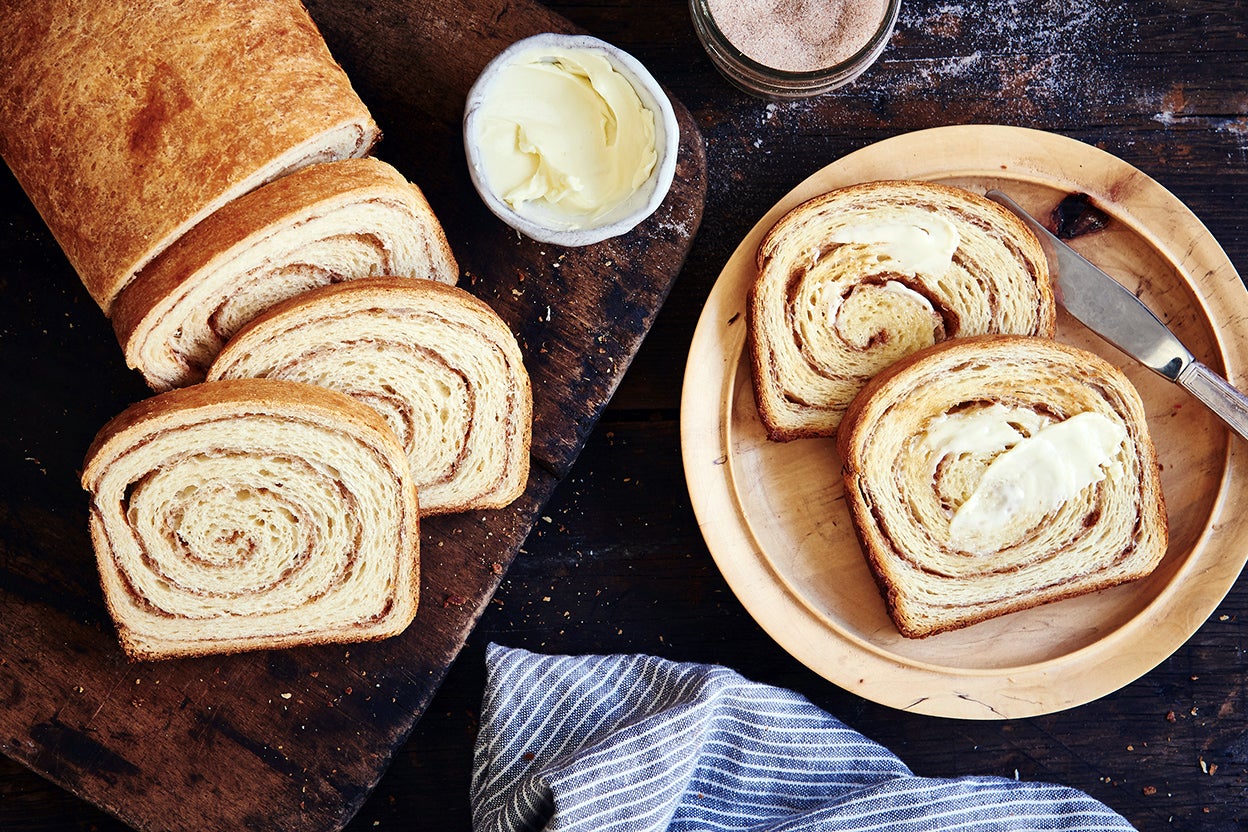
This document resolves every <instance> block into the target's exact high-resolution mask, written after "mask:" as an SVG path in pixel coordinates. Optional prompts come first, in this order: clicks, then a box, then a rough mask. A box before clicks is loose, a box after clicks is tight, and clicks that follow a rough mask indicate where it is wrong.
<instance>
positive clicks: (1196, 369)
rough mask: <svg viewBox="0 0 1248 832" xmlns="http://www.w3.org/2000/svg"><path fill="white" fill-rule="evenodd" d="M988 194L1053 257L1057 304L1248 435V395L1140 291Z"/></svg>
mask: <svg viewBox="0 0 1248 832" xmlns="http://www.w3.org/2000/svg"><path fill="white" fill-rule="evenodd" d="M986 196H987V197H988V198H989V199H991V200H992V201H994V202H996V203H999V204H1000V205H1002V206H1004V207H1005V208H1006V209H1008V210H1009V211H1011V212H1012V213H1013V214H1015V215H1016V216H1017V217H1018V218H1019V219H1021V220H1022V221H1023V222H1024V223H1026V225H1027V227H1028V228H1030V229H1031V230H1032V231H1033V232H1034V233H1035V235H1036V236H1037V237H1038V238H1039V239H1040V242H1041V245H1042V246H1043V247H1044V250H1045V254H1046V255H1047V256H1048V260H1049V272H1050V275H1051V277H1052V278H1053V281H1054V294H1055V295H1056V297H1057V301H1058V303H1060V304H1061V305H1062V307H1063V308H1064V309H1065V310H1066V311H1067V312H1069V313H1070V314H1071V316H1073V317H1074V318H1075V319H1077V320H1078V321H1079V322H1080V323H1082V324H1083V325H1084V326H1086V327H1087V328H1088V329H1090V330H1092V331H1093V332H1095V333H1096V334H1097V335H1099V336H1100V337H1102V338H1104V339H1105V340H1106V341H1108V342H1109V343H1111V344H1113V345H1114V346H1115V347H1117V348H1118V349H1120V350H1122V351H1123V352H1125V353H1126V354H1127V355H1129V356H1131V357H1132V358H1134V359H1135V360H1136V361H1138V362H1140V363H1141V364H1143V365H1144V366H1145V367H1148V368H1149V369H1150V370H1152V371H1153V372H1155V373H1157V374H1158V375H1160V376H1162V377H1163V378H1165V379H1167V380H1169V381H1172V382H1175V383H1176V384H1178V385H1180V386H1181V387H1183V388H1184V389H1185V390H1187V391H1188V392H1189V393H1191V394H1192V395H1193V396H1194V397H1195V398H1196V399H1197V400H1198V401H1200V402H1201V403H1202V404H1204V405H1205V406H1206V407H1208V408H1209V409H1210V410H1211V411H1213V412H1214V413H1215V414H1216V415H1217V416H1218V417H1219V418H1221V419H1222V420H1223V421H1224V422H1226V424H1227V425H1229V426H1230V427H1231V428H1232V429H1233V430H1234V431H1235V432H1236V433H1238V434H1239V435H1240V436H1242V437H1244V438H1246V439H1248V397H1246V396H1245V395H1244V394H1243V393H1241V392H1240V391H1239V390H1237V389H1235V388H1234V387H1233V386H1231V384H1230V383H1229V382H1227V381H1226V379H1224V378H1222V377H1221V376H1219V375H1218V374H1217V373H1215V372H1214V371H1213V370H1211V369H1209V368H1208V367H1207V366H1205V365H1204V364H1203V363H1201V362H1200V361H1197V360H1196V357H1195V356H1194V355H1192V353H1191V351H1190V350H1188V349H1187V347H1185V346H1183V344H1182V342H1180V341H1179V339H1178V338H1177V337H1176V336H1175V335H1174V333H1172V332H1171V331H1170V330H1169V329H1168V328H1167V327H1166V325H1165V324H1164V323H1162V322H1161V320H1160V319H1159V318H1158V317H1157V316H1156V315H1155V314H1154V313H1153V311H1152V310H1151V309H1149V308H1148V307H1147V306H1146V305H1145V304H1144V302H1143V301H1141V300H1140V299H1139V298H1138V297H1136V295H1135V293H1134V292H1132V291H1131V290H1130V289H1128V288H1127V287H1125V286H1123V285H1122V284H1121V283H1119V282H1118V281H1117V280H1115V279H1114V278H1112V277H1111V276H1109V275H1108V274H1106V273H1105V272H1104V271H1102V270H1101V269H1100V268H1098V267H1097V266H1096V265H1094V264H1093V263H1091V262H1089V261H1088V260H1087V259H1086V258H1085V257H1084V256H1083V255H1081V254H1080V253H1079V252H1077V251H1075V250H1074V249H1073V248H1071V247H1070V246H1069V245H1067V244H1066V243H1065V242H1064V241H1063V240H1061V239H1059V238H1058V237H1057V236H1056V235H1054V234H1053V233H1052V232H1051V231H1049V230H1048V229H1047V228H1045V226H1044V225H1043V224H1041V223H1040V222H1039V221H1038V220H1037V219H1036V218H1035V217H1033V216H1032V215H1031V214H1029V213H1027V211H1026V210H1024V209H1023V208H1022V207H1021V206H1020V205H1019V204H1018V203H1017V202H1015V201H1014V200H1012V199H1010V197H1008V196H1006V195H1005V194H1004V193H1002V192H1001V191H998V190H991V191H988V193H987V194H986Z"/></svg>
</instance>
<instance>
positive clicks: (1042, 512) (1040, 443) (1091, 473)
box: [923, 404, 1127, 552]
mask: <svg viewBox="0 0 1248 832" xmlns="http://www.w3.org/2000/svg"><path fill="white" fill-rule="evenodd" d="M1016 426H1019V427H1023V428H1024V430H1025V431H1026V433H1027V434H1028V435H1024V433H1021V432H1020V431H1019V430H1018V429H1017V427H1016ZM1126 438H1127V433H1126V429H1125V428H1124V427H1123V426H1122V425H1121V424H1119V423H1117V422H1115V421H1113V420H1111V419H1108V418H1107V417H1105V416H1103V415H1102V414H1100V413H1095V412H1086V413H1079V414H1077V415H1075V416H1072V417H1070V418H1069V419H1065V420H1063V421H1060V422H1054V423H1049V422H1048V420H1047V419H1046V418H1044V417H1043V416H1039V415H1038V414H1036V413H1034V412H1030V411H1027V410H1020V409H1010V408H1005V407H1003V406H1001V405H999V404H994V405H992V406H991V407H988V408H984V409H981V410H977V411H972V412H968V413H965V414H961V413H955V414H950V415H949V416H945V417H941V419H940V420H934V423H933V424H932V425H931V426H930V427H929V428H928V430H927V432H926V434H925V436H924V439H923V441H924V442H925V443H927V444H928V445H929V448H930V450H931V452H932V459H933V461H934V463H935V462H939V460H940V459H942V458H944V457H945V456H947V455H949V454H953V455H958V454H968V453H969V454H987V455H992V454H997V455H996V456H995V457H994V458H993V460H992V462H991V463H990V464H989V465H988V466H987V468H986V469H985V470H984V472H983V475H982V477H981V478H980V480H979V482H978V483H977V484H976V485H975V488H974V490H973V491H972V492H971V494H970V496H969V497H968V498H967V499H966V501H965V502H963V503H962V505H960V506H958V508H957V510H956V511H955V512H954V514H953V517H952V519H951V521H950V524H949V538H950V542H951V543H952V544H953V545H954V546H957V547H958V548H960V549H962V550H964V551H968V552H991V551H994V550H997V549H1000V548H1002V547H1003V546H1008V545H1011V544H1013V543H1015V542H1017V541H1018V540H1020V539H1021V537H1022V536H1023V535H1024V534H1026V533H1027V532H1028V530H1030V529H1032V528H1034V527H1035V525H1036V524H1038V523H1039V522H1040V521H1041V520H1042V519H1043V518H1044V517H1045V516H1047V515H1049V514H1050V513H1052V512H1053V511H1055V510H1057V509H1058V508H1060V507H1061V506H1062V505H1063V504H1064V503H1066V502H1067V501H1069V500H1071V499H1072V498H1074V497H1075V496H1077V495H1078V494H1079V493H1080V492H1081V491H1083V490H1084V489H1085V488H1087V487H1088V486H1090V485H1093V484H1094V483H1097V482H1100V481H1101V480H1103V479H1104V478H1105V477H1106V475H1107V473H1108V471H1109V469H1110V468H1111V467H1112V466H1113V465H1114V464H1115V461H1116V459H1117V457H1118V453H1119V451H1120V449H1121V448H1122V445H1123V442H1124V441H1125V440H1126Z"/></svg>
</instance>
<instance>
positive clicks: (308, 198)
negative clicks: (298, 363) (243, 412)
mask: <svg viewBox="0 0 1248 832" xmlns="http://www.w3.org/2000/svg"><path fill="white" fill-rule="evenodd" d="M372 275H399V276H402V277H408V278H412V277H419V278H427V279H429V280H437V281H441V282H444V283H454V282H456V281H457V280H458V279H459V270H458V267H457V265H456V263H455V259H454V257H453V256H452V254H451V250H450V247H449V246H448V245H447V241H446V235H445V234H444V233H443V231H442V226H441V224H440V223H439V222H438V219H437V217H435V216H434V214H433V211H432V210H431V209H430V207H429V203H428V202H426V201H425V198H424V195H423V194H422V193H421V191H420V189H419V188H417V187H416V186H415V185H413V184H411V183H410V182H408V181H407V180H406V179H405V178H404V177H403V175H402V174H400V173H399V172H398V171H397V170H395V169H394V168H393V167H392V166H390V165H388V164H386V163H385V162H382V161H380V160H378V159H374V158H365V159H347V160H343V161H338V162H328V163H324V164H318V165H312V166H310V167H306V168H303V169H302V170H299V171H296V172H295V173H291V174H289V175H287V176H284V177H282V178H280V179H278V180H276V181H274V182H271V183H269V184H267V185H265V186H263V187H261V188H259V189H257V190H255V191H252V192H250V193H248V194H245V195H243V196H241V197H239V198H238V199H236V200H235V201H233V202H231V203H230V204H228V205H226V206H224V207H223V208H221V210H219V211H217V212H216V213H215V214H213V215H212V216H210V217H208V218H207V219H205V220H204V221H203V222H201V223H200V224H199V225H197V226H195V228H193V229H191V230H190V231H189V232H187V234H185V235H184V236H183V237H182V238H180V239H179V240H178V241H177V242H175V243H174V244H173V245H171V246H170V247H169V248H168V249H167V250H166V251H164V252H163V253H161V254H160V255H159V256H157V257H156V258H155V259H154V260H153V261H152V262H151V263H150V264H148V266H147V267H146V268H144V269H143V271H142V272H141V273H140V274H139V276H138V277H137V278H135V279H134V280H133V281H132V282H131V283H130V284H129V285H127V286H126V288H125V289H123V290H122V292H121V294H120V295H119V296H118V297H117V301H116V303H115V304H114V306H113V326H114V329H115V330H116V332H117V337H118V340H120V342H121V344H122V346H123V348H124V350H125V355H126V361H127V363H128V364H129V365H130V366H131V367H135V368H137V369H139V370H140V371H141V372H142V373H143V377H144V378H145V379H146V380H147V383H148V384H149V385H150V386H151V387H152V388H153V389H155V390H167V389H169V388H171V387H181V386H184V385H186V384H191V383H194V382H196V381H202V380H203V378H204V373H205V372H206V371H207V369H208V366H209V365H210V364H211V363H212V360H213V358H214V357H216V354H217V352H218V351H220V349H221V347H222V346H223V345H224V344H225V342H226V341H228V340H229V338H230V337H231V336H232V335H233V334H234V333H235V332H237V331H238V329H239V328H240V327H241V326H242V325H243V324H245V323H247V322H248V321H249V320H251V319H252V318H254V317H256V316H257V315H258V314H260V313H261V312H263V311H264V310H265V309H267V308H269V307H270V306H272V305H273V304H275V303H277V302H279V301H282V300H285V299H286V298H289V297H294V296H296V295H299V294H302V293H303V292H306V291H307V290H308V289H311V288H313V287H315V286H321V285H325V284H327V283H331V282H338V281H343V280H352V279H356V278H360V277H369V276H372Z"/></svg>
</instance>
